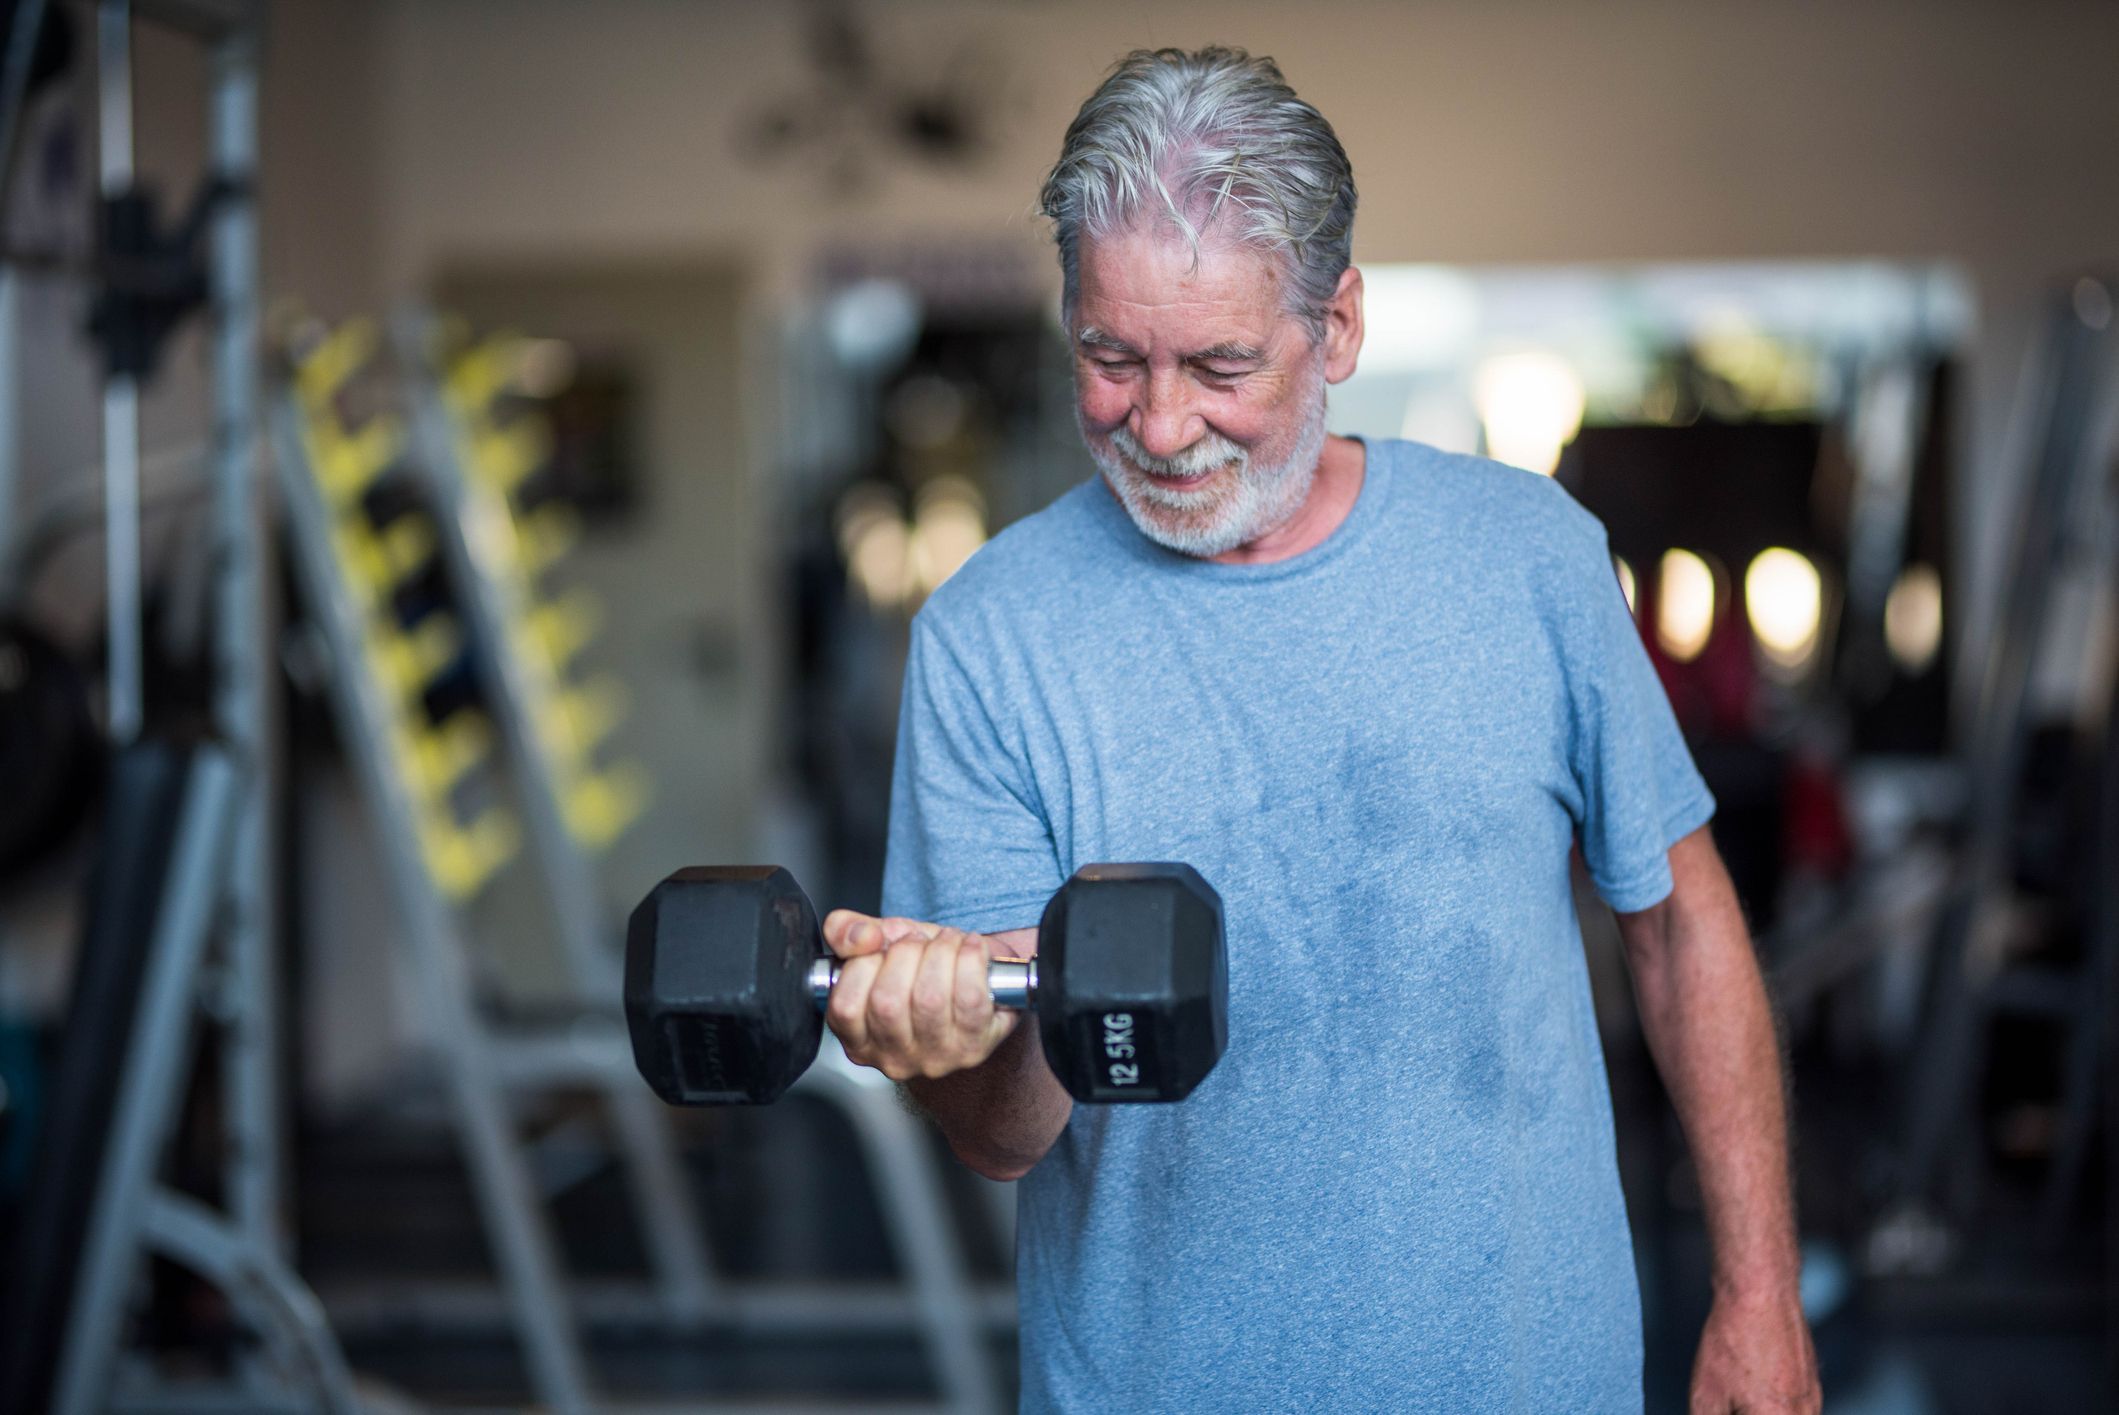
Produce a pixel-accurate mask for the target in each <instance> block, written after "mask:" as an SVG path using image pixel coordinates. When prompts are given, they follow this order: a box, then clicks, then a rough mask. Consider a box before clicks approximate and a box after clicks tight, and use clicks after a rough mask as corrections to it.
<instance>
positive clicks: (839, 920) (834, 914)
mask: <svg viewBox="0 0 2119 1415" xmlns="http://www.w3.org/2000/svg"><path fill="white" fill-rule="evenodd" d="M882 925H883V921H882V920H880V919H877V918H874V917H872V916H870V915H868V914H862V913H857V912H856V911H854V910H852V909H834V910H832V911H831V912H830V913H829V914H826V915H825V916H824V942H825V945H826V946H827V947H829V948H830V949H831V951H832V952H834V953H836V954H838V955H839V956H840V957H841V958H858V957H859V956H860V955H862V954H864V953H881V952H882V951H883V950H884V949H885V948H888V947H889V946H890V940H889V937H888V936H887V935H886V933H885V932H884V930H883V926H882Z"/></svg>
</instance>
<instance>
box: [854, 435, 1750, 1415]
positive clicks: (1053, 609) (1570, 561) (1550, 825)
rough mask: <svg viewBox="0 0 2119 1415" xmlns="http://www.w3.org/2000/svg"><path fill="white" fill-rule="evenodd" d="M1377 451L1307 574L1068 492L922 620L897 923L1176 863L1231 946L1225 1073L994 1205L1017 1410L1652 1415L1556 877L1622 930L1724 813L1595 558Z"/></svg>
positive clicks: (1022, 912) (895, 819)
mask: <svg viewBox="0 0 2119 1415" xmlns="http://www.w3.org/2000/svg"><path fill="white" fill-rule="evenodd" d="M1367 452H1368V458H1367V475H1366V477H1365V480H1364V483H1363V486H1362V490H1361V495H1360V498H1359V500H1358V501H1357V502H1356V503H1355V506H1354V508H1353V510H1352V511H1351V512H1350V513H1349V515H1348V516H1347V519H1346V520H1345V521H1344V522H1343V523H1342V524H1341V525H1340V526H1339V528H1338V529H1337V530H1336V531H1334V532H1333V534H1332V535H1331V536H1330V537H1329V538H1328V539H1327V540H1326V541H1325V542H1324V543H1323V544H1321V545H1319V546H1317V547H1315V548H1314V549H1312V550H1310V551H1308V552H1306V553H1304V554H1302V555H1299V556H1296V557H1294V558H1292V559H1290V560H1285V561H1281V562H1278V563H1275V564H1269V565H1241V566H1232V565H1218V564H1214V563H1212V562H1208V561H1202V560H1196V559H1190V558H1187V557H1184V556H1181V555H1177V554H1174V553H1172V552H1170V551H1167V550H1164V549H1162V548H1161V547H1158V546H1156V545H1155V544H1154V543H1153V542H1151V541H1149V540H1148V539H1146V538H1145V537H1144V536H1142V535H1141V534H1140V533H1139V531H1138V530H1136V529H1135V528H1134V526H1133V525H1132V523H1131V522H1130V521H1129V520H1128V519H1127V517H1126V514H1125V512H1124V510H1123V509H1122V508H1121V507H1120V506H1119V505H1118V503H1117V502H1116V501H1115V500H1114V499H1113V498H1112V497H1111V495H1110V493H1109V492H1108V491H1107V490H1106V489H1105V488H1104V487H1103V486H1102V485H1101V484H1100V483H1098V482H1097V481H1095V480H1093V479H1092V480H1090V481H1087V482H1084V483H1083V484H1082V485H1080V486H1078V487H1076V488H1075V489H1074V490H1072V491H1070V492H1069V493H1067V494H1066V495H1064V496H1062V497H1061V498H1060V499H1059V500H1058V501H1056V502H1055V503H1053V505H1051V506H1050V507H1048V508H1047V509H1046V510H1044V511H1042V512H1040V513H1039V514H1037V515H1034V516H1031V517H1029V518H1027V519H1026V520H1024V521H1021V522H1019V523H1018V524H1016V525H1014V526H1012V527H1010V528H1009V529H1007V530H1006V531H1004V532H1002V533H1001V534H1000V535H998V536H996V537H995V538H994V540H993V541H992V543H991V544H989V545H988V546H986V547H985V548H984V549H983V550H981V551H980V552H979V553H978V554H977V555H975V556H973V557H972V559H971V561H970V562H969V563H968V564H966V565H965V566H964V568H963V569H962V570H961V571H959V572H958V573H957V575H956V576H954V577H953V578H952V579H950V580H949V581H948V583H946V584H944V585H943V586H942V587H941V588H940V589H939V590H938V591H936V593H935V594H934V596H933V598H931V599H930V600H929V601H928V603H927V605H926V607H925V608H924V609H923V610H922V611H921V612H920V614H919V616H918V618H917V619H916V620H915V621H914V624H913V639H912V649H911V658H910V660H909V662H908V663H907V666H906V672H905V695H904V707H903V716H902V719H901V721H900V725H899V734H898V756H897V764H896V772H895V780H894V784H893V787H892V792H891V822H890V847H889V860H888V865H887V868H886V871H885V880H884V889H883V907H884V909H885V910H886V911H887V912H889V913H893V914H905V915H910V916H912V917H915V918H921V919H928V920H934V921H939V922H941V923H945V924H953V925H957V926H960V927H963V928H967V929H973V930H978V931H982V932H996V931H999V930H1003V929H1011V928H1024V927H1029V926H1033V925H1035V924H1036V923H1037V921H1038V916H1039V913H1040V911H1041V910H1042V909H1043V907H1044V904H1045V901H1046V899H1047V898H1048V897H1049V896H1050V895H1051V894H1052V892H1053V891H1054V890H1055V889H1057V888H1058V887H1059V885H1060V883H1061V882H1062V881H1063V880H1064V879H1066V877H1067V876H1068V875H1069V874H1071V873H1072V872H1073V871H1074V870H1075V869H1076V868H1077V867H1078V866H1080V865H1083V864H1087V863H1091V862H1094V861H1110V860H1183V861H1187V862H1189V863H1190V864H1192V865H1193V866H1195V867H1196V868H1197V869H1198V870H1199V871H1200V873H1201V874H1203V875H1204V876H1205V877H1206V878H1207V880H1208V881H1209V882H1210V883H1211V884H1213V885H1214V887H1215V888H1216V889H1217V890H1219V891H1220V893H1221V897H1222V900H1223V903H1224V905H1225V908H1226V914H1227V922H1228V949H1229V1047H1228V1053H1227V1054H1226V1055H1225V1056H1224V1057H1223V1058H1222V1060H1221V1063H1220V1065H1219V1066H1218V1067H1217V1068H1216V1069H1215V1070H1214V1072H1213V1074H1212V1075H1210V1076H1208V1077H1207V1079H1206V1080H1205V1081H1204V1082H1203V1083H1202V1084H1201V1085H1200V1087H1199V1088H1198V1090H1197V1091H1195V1092H1194V1093H1193V1094H1192V1096H1191V1097H1190V1098H1189V1099H1188V1100H1186V1101H1183V1102H1181V1103H1178V1104H1175V1105H1134V1106H1109V1107H1097V1106H1087V1105H1083V1106H1077V1107H1076V1108H1075V1110H1074V1115H1073V1118H1072V1120H1071V1121H1070V1122H1069V1123H1068V1125H1067V1129H1066V1131H1065V1132H1064V1133H1063V1134H1062V1135H1061V1136H1060V1138H1059V1141H1058V1143H1056V1144H1055V1145H1054V1146H1053V1148H1052V1151H1051V1152H1050V1153H1049V1154H1048V1155H1046V1156H1045V1158H1044V1159H1043V1160H1042V1161H1041V1162H1040V1163H1039V1164H1038V1165H1037V1167H1036V1168H1035V1169H1033V1170H1032V1171H1031V1172H1030V1174H1029V1175H1028V1176H1027V1177H1026V1178H1025V1179H1024V1180H1023V1181H1022V1184H1021V1185H1020V1200H1019V1202H1020V1218H1019V1226H1018V1237H1017V1244H1016V1261H1017V1270H1018V1283H1019V1288H1020V1303H1021V1321H1022V1381H1023V1407H1024V1408H1025V1409H1026V1410H1039V1411H1042V1410H1065V1411H1098V1412H1103V1411H1200V1410H1216V1411H1219V1410H1226V1411H1262V1410H1287V1409H1296V1408H1304V1409H1309V1410H1334V1411H1337V1410H1438V1411H1450V1412H1474V1411H1532V1412H1550V1411H1568V1412H1586V1411H1599V1412H1601V1411H1620V1410H1624V1411H1635V1412H1637V1411H1639V1410H1640V1408H1641V1334H1640V1299H1639V1293H1638V1289H1637V1287H1636V1284H1635V1279H1634V1267H1633V1255H1632V1250H1631V1247H1630V1245H1629V1242H1628V1235H1627V1228H1626V1214H1625V1210H1624V1208H1623V1206H1622V1203H1621V1199H1620V1193H1619V1184H1618V1174H1617V1169H1616V1166H1615V1163H1614V1156H1613V1137H1612V1119H1611V1105H1610V1096H1609V1092H1608V1088H1607V1085H1606V1081H1605V1076H1604V1066H1603V1058H1602V1056H1601V1054H1600V1052H1599V1049H1598V1043H1597V1033H1596V1028H1595V1023H1594V1019H1593V1017H1592V1015H1591V1011H1590V998H1589V987H1588V979H1587V973H1586V970H1585V967H1584V961H1583V956H1582V945H1581V937H1580V933H1579V931H1578V929H1577V927H1576V922H1575V914H1574V911H1573V908H1572V907H1571V904H1570V899H1569V887H1568V849H1569V846H1570V844H1571V843H1577V842H1578V843H1579V845H1580V847H1581V852H1582V857H1583V859H1584V861H1585V862H1586V864H1587V865H1588V868H1589V872H1590V875H1591V877H1592V878H1593V879H1594V880H1595V882H1596V885H1597V888H1598V890H1599V891H1600V892H1601V893H1602V894H1603V896H1604V898H1605V899H1606V900H1607V901H1608V902H1609V903H1610V904H1611V905H1612V906H1613V907H1614V908H1617V909H1620V910H1635V909H1644V908H1647V907H1648V906H1649V905H1651V904H1654V903H1656V902H1658V901H1659V900H1661V899H1662V898H1663V897H1664V896H1665V895H1667V894H1668V893H1669V890H1670V884H1671V881H1670V870H1669V863H1668V860H1667V856H1666V852H1667V850H1668V848H1669V847H1670V846H1671V845H1672V844H1673V843H1675V842H1676V841H1677V840H1678V839H1679V838H1680V837H1682V836H1684V835H1685V834H1687V833H1689V832H1690V831H1692V830H1693V829H1695V828H1696V827H1698V826H1700V825H1701V824H1702V823H1704V822H1705V821H1706V820H1707V818H1708V817H1709V815H1710V814H1711V813H1712V811H1713V806H1714V803H1713V800H1712V798H1711V797H1710V796H1709V795H1708V792H1707V789H1706V787H1705V786H1704V784H1703V783H1702V782H1701V781H1700V778H1699V775H1698V773H1697V772H1696V771H1695V770H1694V769H1693V765H1692V761H1691V758H1690V756H1689V755H1688V754H1687V752H1686V749H1685V745H1684V743H1683V741H1682V740H1681V739H1680V737H1679V735H1678V730H1677V726H1676V723H1675V722H1674V721H1673V719H1672V717H1671V713H1670V708H1669V706H1668V703H1667V702H1666V700H1665V698H1664V696H1663V693H1662V691H1661V688H1660V686H1659V685H1658V683H1657V681H1656V678H1655V675H1654V672H1653V670H1652V669H1651V667H1650V665H1649V663H1648V659H1647V656H1646V654H1645V653H1644V652H1643V649H1642V646H1641V642H1640V639H1639V637H1638V634H1637V631H1636V629H1635V626H1634V624H1633V621H1632V619H1631V618H1630V617H1629V615H1628V613H1627V608H1626V604H1625V601H1624V598H1623V596H1622V595H1621V594H1620V591H1619V587H1618V584H1617V582H1616V579H1615V577H1614V575H1613V572H1612V563H1611V559H1610V555H1609V552H1608V550H1607V549H1606V545H1605V539H1604V533H1603V529H1602V527H1601V526H1600V525H1599V524H1598V523H1597V521H1596V520H1595V518H1594V517H1592V516H1590V515H1589V514H1588V513H1587V512H1586V511H1584V510H1582V509H1581V507H1579V506H1578V505H1576V503H1575V502H1574V501H1573V500H1572V499H1571V498H1570V497H1569V496H1568V495H1567V493H1566V492H1565V491H1564V490H1562V489H1561V488H1560V487H1559V486H1558V485H1556V484H1555V483H1554V482H1552V481H1550V480H1548V479H1546V478H1543V477H1538V476H1533V475H1531V474H1530V473H1528V472H1521V471H1516V470H1513V469H1511V468H1507V467H1503V466H1500V465H1498V464H1496V463H1492V462H1486V461H1481V460H1478V459H1476V458H1470V457H1459V456H1452V455H1448V454H1445V453H1441V452H1438V451H1436V450H1434V449H1433V448H1429V447H1424V446H1420V445H1418V444H1414V443H1406V442H1375V443H1370V444H1369V445H1368V449H1367Z"/></svg>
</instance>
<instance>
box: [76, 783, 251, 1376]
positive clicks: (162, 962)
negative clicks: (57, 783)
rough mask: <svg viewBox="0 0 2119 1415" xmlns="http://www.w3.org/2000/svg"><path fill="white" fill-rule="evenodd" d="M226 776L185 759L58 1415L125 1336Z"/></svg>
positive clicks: (175, 1082)
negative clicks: (173, 839)
mask: <svg viewBox="0 0 2119 1415" xmlns="http://www.w3.org/2000/svg"><path fill="white" fill-rule="evenodd" d="M235 778H236V771H235V767H234V765H233V763H231V762H230V761H229V760H228V758H227V757H226V756H224V755H222V754H221V753H219V752H217V751H214V750H212V749H201V752H200V755H199V758H198V759H197V760H196V761H195V762H194V763H193V764H192V768H191V777H190V781H189V782H188V784H187V789H186V792H185V797H184V807H183V816H182V818H181V819H180V821H179V823H178V827H177V829H178V835H177V846H176V849H175V851H174V853H173V855H172V857H171V860H170V870H169V878H168V881H167V882H166V883H165V885H164V886H163V890H162V896H161V902H160V904H159V906H158V907H157V909H156V911H155V938H154V944H153V950H152V952H151V953H150V954H149V962H148V965H147V966H148V971H147V978H146V981H145V985H144V989H143V993H142V996H141V1002H140V1014H139V1017H138V1018H137V1019H136V1022H135V1025H134V1028H133V1034H132V1038H131V1050H130V1054H129V1055H128V1056H127V1057H126V1060H125V1073H124V1079H123V1081H122V1082H121V1083H120V1088H119V1091H118V1099H117V1112H116V1114H115V1115H114V1116H113V1118H112V1122H111V1139H110V1146H109V1149H108V1151H107V1153H106V1154H105V1157H104V1162H103V1173H102V1174H101V1176H100V1177H99V1182H98V1184H97V1187H96V1210H95V1216H94V1218H93V1219H92V1221H91V1223H90V1227H89V1233H88V1241H87V1243H86V1244H85V1245H84V1248H83V1253H82V1261H81V1270H80V1274H79V1277H78V1279H77V1280H76V1283H75V1287H74V1297H73V1303H72V1307H71V1310H70V1312H69V1313H68V1317H67V1323H66V1339H65V1349H64V1351H63V1352H62V1353H61V1354H60V1364H59V1376H58V1383H57V1386H56V1398H55V1400H54V1402H53V1406H52V1408H53V1409H54V1410H55V1411H57V1412H58V1415H89V1413H90V1412H91V1411H94V1410H99V1409H101V1408H102V1387H103V1383H104V1382H105V1381H106V1380H107V1379H108V1377H109V1374H110V1371H111V1366H112V1360H113V1357H114V1356H115V1355H116V1353H117V1349H118V1341H119V1337H120V1335H121V1334H122V1331H123V1319H124V1316H125V1311H126V1305H127V1298H128V1294H129V1292H130V1289H131V1286H132V1278H133V1274H134V1270H135V1266H136V1264H135V1259H136V1258H137V1257H138V1254H139V1240H140V1232H141V1230H140V1225H141V1221H142V1216H143V1211H144V1208H145V1203H146V1198H147V1195H148V1192H149V1190H150V1188H151V1186H152V1185H153V1183H154V1173H155V1166H156V1163H157V1161H158V1159H159V1158H160V1155H161V1152H162V1146H163V1144H164V1143H165V1142H166V1141H167V1139H168V1137H169V1130H170V1126H171V1125H172V1124H173V1123H174V1121H175V1116H176V1101H177V1091H178V1088H179V1086H181V1085H182V1083H183V1080H184V1077H185V1074H186V1068H185V1065H184V1062H185V1058H186V1054H187V1051H188V1046H189V1041H190V1037H191V1024H192V1020H193V1015H194V1006H193V999H194V991H193V990H194V988H195V987H196V985H197V982H198V976H199V967H200V964H201V963H202V962H203V961H204V959H205V955H206V942H207V934H208V931H209V928H210V926H211V923H212V915H213V907H214V903H215V896H216V894H217V893H218V890H217V889H216V887H215V886H216V884H217V882H218V881H219V880H220V878H221V871H222V868H223V865H224V859H225V850H226V846H227V843H228V836H229V826H230V823H231V822H230V813H231V808H232V806H233V803H234V797H235V785H236V781H235Z"/></svg>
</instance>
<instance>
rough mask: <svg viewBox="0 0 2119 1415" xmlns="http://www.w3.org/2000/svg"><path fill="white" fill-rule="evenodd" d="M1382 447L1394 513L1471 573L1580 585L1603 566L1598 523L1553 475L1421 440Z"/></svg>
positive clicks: (1606, 564) (1606, 568)
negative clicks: (1387, 462)
mask: <svg viewBox="0 0 2119 1415" xmlns="http://www.w3.org/2000/svg"><path fill="white" fill-rule="evenodd" d="M1381 446H1382V448H1383V449H1385V452H1386V455H1387V456H1388V457H1389V459H1390V465H1391V468H1392V473H1393V475H1394V476H1395V478H1396V480H1397V490H1396V494H1395V495H1394V496H1393V497H1392V504H1393V506H1394V508H1395V509H1396V511H1397V513H1398V517H1399V519H1401V521H1402V522H1403V523H1405V524H1407V525H1411V526H1417V527H1419V528H1420V529H1421V530H1422V531H1423V532H1424V534H1425V535H1426V536H1427V537H1428V538H1429V539H1430V542H1431V543H1434V544H1439V545H1442V546H1445V547H1447V549H1448V555H1449V558H1450V559H1451V560H1452V561H1453V562H1455V563H1457V564H1459V565H1461V566H1464V567H1466V568H1467V569H1469V570H1471V571H1472V572H1473V573H1474V574H1475V575H1476V576H1477V577H1478V578H1482V579H1486V580H1489V581H1492V582H1496V583H1523V582H1525V581H1528V582H1530V583H1532V584H1534V585H1540V586H1544V587H1553V586H1568V585H1570V584H1571V585H1573V586H1574V587H1577V588H1579V587H1580V585H1581V584H1582V583H1584V579H1583V577H1584V576H1585V575H1587V574H1589V573H1591V572H1592V571H1594V572H1595V573H1596V574H1598V575H1600V576H1601V575H1608V574H1609V573H1610V570H1611V561H1610V551H1609V549H1608V547H1607V541H1606V537H1605V533H1604V523H1603V522H1602V521H1599V520H1598V519H1597V518H1596V517H1595V516H1594V515H1592V514H1591V513H1590V512H1589V511H1588V510H1587V509H1586V508H1585V507H1584V506H1583V505H1582V503H1581V502H1579V501H1577V500H1575V498H1574V497H1573V495H1572V494H1570V493H1569V492H1568V490H1567V488H1566V487H1564V486H1562V485H1560V483H1559V482H1558V481H1556V480H1554V479H1553V478H1552V477H1547V476H1540V475H1538V474H1537V473H1536V472H1528V471H1525V470H1523V469H1522V468H1521V467H1512V466H1509V465H1507V464H1506V463H1503V462H1496V461H1493V460H1492V459H1490V458H1486V457H1474V456H1469V455H1466V454H1464V453H1458V452H1444V451H1442V450H1441V449H1439V448H1435V447H1429V446H1427V445H1426V444H1424V443H1418V442H1390V443H1384V444H1381Z"/></svg>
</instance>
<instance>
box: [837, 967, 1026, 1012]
mask: <svg viewBox="0 0 2119 1415" xmlns="http://www.w3.org/2000/svg"><path fill="white" fill-rule="evenodd" d="M839 962H840V960H839V959H837V958H819V959H817V960H816V961H815V962H814V963H811V964H810V965H809V995H810V996H811V997H812V998H813V999H815V1001H816V1004H817V1007H818V1010H820V1011H821V1010H822V1009H823V1008H825V1007H827V1006H829V1005H830V1003H831V990H832V989H833V988H835V987H837V986H838V985H839ZM986 986H987V988H988V989H989V990H990V991H991V992H992V993H993V1005H994V1006H995V1007H1010V1008H1014V1009H1015V1010H1016V1011H1018V1012H1021V1011H1026V1010H1028V1009H1029V1008H1031V1007H1033V1006H1035V1005H1036V1003H1037V960H1036V959H1035V958H995V959H993V960H991V961H990V962H988V963H987V964H986Z"/></svg>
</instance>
